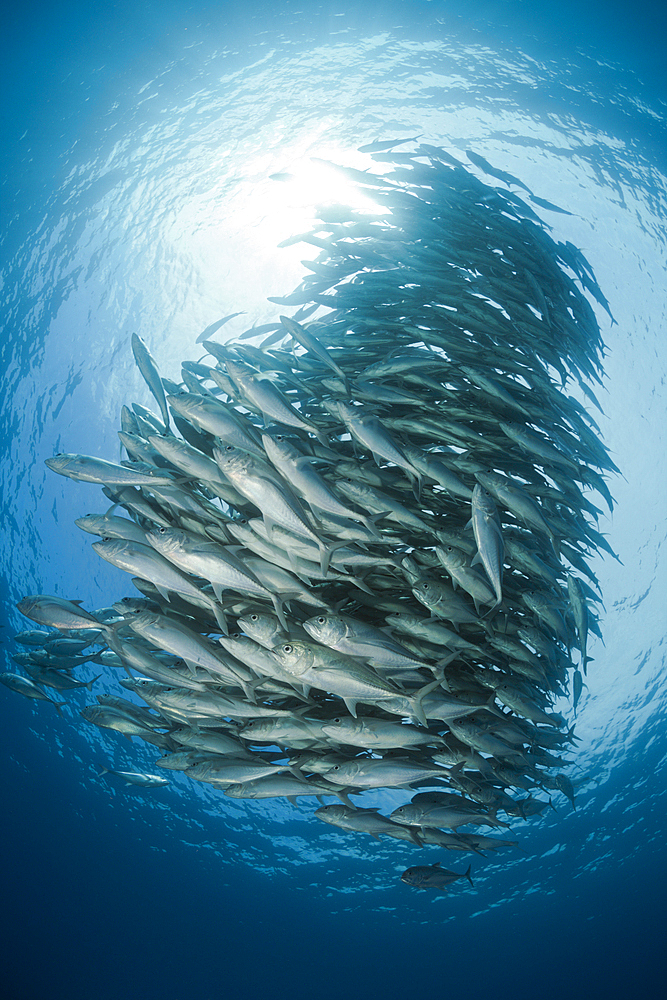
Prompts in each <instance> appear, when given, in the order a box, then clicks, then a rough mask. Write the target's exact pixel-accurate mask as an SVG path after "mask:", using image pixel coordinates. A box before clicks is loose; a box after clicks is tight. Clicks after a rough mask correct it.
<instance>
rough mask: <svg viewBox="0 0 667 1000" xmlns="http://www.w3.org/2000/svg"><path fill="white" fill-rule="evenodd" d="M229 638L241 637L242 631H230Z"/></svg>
mask: <svg viewBox="0 0 667 1000" xmlns="http://www.w3.org/2000/svg"><path fill="white" fill-rule="evenodd" d="M229 638H230V639H240V638H241V633H240V632H230V633H229Z"/></svg>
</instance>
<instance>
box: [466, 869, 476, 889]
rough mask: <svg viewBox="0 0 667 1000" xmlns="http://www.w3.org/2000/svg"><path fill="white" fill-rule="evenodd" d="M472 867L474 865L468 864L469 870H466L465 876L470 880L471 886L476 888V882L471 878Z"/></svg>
mask: <svg viewBox="0 0 667 1000" xmlns="http://www.w3.org/2000/svg"><path fill="white" fill-rule="evenodd" d="M471 868H472V865H468V871H467V872H465V877H466V878H467V879H468V881H469V882H470V884H471V886H472V887H473V889H474V888H475V883H474V882H473V880H472V879H471V878H470V869H471Z"/></svg>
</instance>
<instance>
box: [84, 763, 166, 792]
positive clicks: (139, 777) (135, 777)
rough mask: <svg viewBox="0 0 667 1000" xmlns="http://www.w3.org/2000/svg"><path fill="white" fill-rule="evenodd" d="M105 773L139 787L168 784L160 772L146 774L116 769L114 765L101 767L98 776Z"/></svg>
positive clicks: (157, 786) (155, 786)
mask: <svg viewBox="0 0 667 1000" xmlns="http://www.w3.org/2000/svg"><path fill="white" fill-rule="evenodd" d="M105 774H113V775H115V776H116V777H117V778H122V780H123V781H124V782H125V783H126V784H128V785H135V786H136V787H137V788H161V787H163V786H164V785H168V784H169V781H168V780H167V778H162V777H160V775H159V774H145V773H143V772H141V771H115V770H114V769H113V768H112V767H103V768H101V770H100V772H99V774H98V775H97V777H98V778H101V777H103V776H104V775H105Z"/></svg>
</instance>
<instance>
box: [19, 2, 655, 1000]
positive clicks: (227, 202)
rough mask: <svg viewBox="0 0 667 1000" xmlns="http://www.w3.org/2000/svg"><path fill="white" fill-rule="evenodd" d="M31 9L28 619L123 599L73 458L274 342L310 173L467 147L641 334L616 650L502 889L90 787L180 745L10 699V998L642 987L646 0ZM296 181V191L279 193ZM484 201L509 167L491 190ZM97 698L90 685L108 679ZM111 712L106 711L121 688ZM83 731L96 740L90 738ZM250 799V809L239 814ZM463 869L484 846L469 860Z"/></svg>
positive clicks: (181, 800)
mask: <svg viewBox="0 0 667 1000" xmlns="http://www.w3.org/2000/svg"><path fill="white" fill-rule="evenodd" d="M579 6H580V5H579V4H577V3H574V2H568V3H561V4H559V5H558V8H557V9H555V8H554V7H553V5H546V4H545V5H540V4H532V3H520V2H506V3H501V2H497V3H479V4H477V5H475V8H474V13H473V12H472V11H471V5H470V4H469V3H467V4H463V3H458V2H453V3H446V2H438V0H434V2H432V3H426V2H424V3H421V2H416V0H413V2H410V3H396V2H394V3H383V4H373V3H363V4H361V3H345V2H341V3H338V4H335V5H331V4H327V3H309V2H304V3H301V4H293V3H287V2H284V0H276V3H275V4H273V5H268V4H267V5H264V4H261V3H252V2H247V3H244V4H241V3H238V2H236V0H233V2H230V3H218V4H203V3H198V2H193V3H190V4H185V3H178V2H171V3H159V4H158V3H154V4H150V3H143V4H140V5H137V4H129V3H117V4H108V3H107V4H105V3H99V4H96V5H90V4H85V5H84V4H77V3H71V2H70V3H67V4H57V3H55V4H54V3H52V4H49V5H43V4H37V3H33V4H30V3H28V4H23V5H21V7H20V8H19V7H18V6H15V7H14V8H13V9H12V10H11V11H6V10H5V11H4V13H3V14H2V17H3V23H2V32H1V33H0V45H2V56H3V57H2V60H0V79H1V81H2V94H3V98H4V100H3V122H2V137H3V138H2V149H1V151H0V152H1V157H2V171H3V177H2V188H1V191H2V195H1V202H2V203H1V211H2V226H1V228H0V231H1V233H2V248H3V249H2V261H1V264H2V286H1V291H0V296H1V301H2V313H1V315H2V333H1V334H0V336H1V348H2V366H1V368H0V372H1V375H0V378H1V379H2V393H1V396H0V398H2V401H3V405H2V409H1V411H0V444H1V461H2V466H1V469H2V492H1V497H2V515H3V517H2V532H3V545H2V554H1V559H2V566H1V573H0V579H1V580H2V591H1V594H0V598H1V600H2V623H3V625H4V626H5V627H4V630H3V633H2V634H3V636H4V642H3V650H4V653H5V657H6V659H7V663H6V665H5V666H3V668H2V669H3V670H8V669H12V664H11V661H9V660H8V657H9V654H10V652H12V651H13V650H14V648H15V647H14V646H13V644H12V643H11V641H10V637H11V635H12V633H13V632H15V631H18V630H19V629H20V628H23V627H25V623H24V621H23V620H22V619H21V618H20V616H19V615H18V612H16V610H15V607H14V605H15V603H16V601H18V600H19V599H20V598H21V597H22V596H23V595H25V594H29V593H38V592H43V593H54V594H59V595H61V596H63V597H68V598H78V599H81V600H82V601H83V602H84V605H85V606H86V607H89V608H95V607H100V606H102V605H107V604H109V603H110V602H111V601H112V600H114V599H117V598H119V597H121V596H124V595H125V594H127V593H129V592H130V589H131V588H130V586H129V584H128V582H127V581H126V579H125V578H124V577H123V574H121V573H120V571H117V570H114V569H113V568H111V567H110V566H108V565H107V564H106V563H103V564H102V563H101V561H100V560H98V559H97V558H96V557H95V555H94V554H93V553H92V552H91V551H90V548H89V545H90V539H88V538H87V537H82V533H81V532H80V531H79V530H78V529H77V528H76V527H75V526H74V524H73V520H74V518H75V517H78V516H80V515H81V514H83V513H86V512H88V511H101V510H103V509H104V503H105V501H103V498H101V495H100V493H99V490H97V489H96V487H93V486H87V485H85V484H75V483H73V482H70V481H68V480H63V479H61V478H59V477H56V476H54V475H53V474H52V473H50V472H49V471H48V470H47V469H46V468H45V466H44V464H43V460H44V458H46V457H48V456H50V455H52V454H54V453H55V452H58V451H70V452H82V453H86V454H96V455H100V456H102V457H105V458H108V459H111V460H117V459H118V442H117V438H116V430H117V427H118V425H119V414H120V407H121V405H122V404H123V403H127V402H129V401H133V400H137V401H140V402H143V403H144V404H146V405H149V406H150V405H152V401H151V399H150V397H149V396H148V394H147V390H146V387H145V385H144V383H143V382H142V380H141V377H140V375H139V374H138V372H137V371H136V369H135V368H134V365H133V360H132V355H131V351H130V346H129V341H130V334H131V333H132V331H136V332H138V333H139V334H140V335H141V336H142V337H143V338H144V339H145V341H146V342H147V344H148V345H149V347H150V349H151V351H152V353H153V354H154V356H155V357H156V358H157V359H158V361H159V364H160V367H161V370H162V373H163V374H164V375H166V376H167V377H170V378H173V379H176V380H178V372H179V369H180V361H181V360H183V359H186V358H191V359H197V358H198V357H199V356H200V354H199V351H200V349H199V347H198V346H197V345H195V342H194V341H195V338H196V336H197V335H198V334H199V333H200V332H201V330H203V329H204V327H206V326H207V325H208V324H209V323H212V322H214V321H215V320H216V319H218V318H219V317H221V316H223V315H226V314H228V313H231V312H235V311H237V310H245V312H246V315H245V316H244V317H242V318H241V319H240V320H239V323H242V325H240V326H237V327H233V326H232V324H230V335H233V334H234V332H237V333H238V332H239V331H240V330H242V329H245V327H247V326H249V325H250V324H252V323H255V322H256V323H263V322H268V321H270V320H273V319H274V318H275V316H276V314H277V313H278V312H280V308H279V307H277V306H274V305H272V304H271V303H269V302H267V301H266V299H267V296H276V295H281V294H285V293H287V292H289V291H290V290H291V289H292V288H293V287H294V286H295V285H296V284H297V282H298V281H299V280H300V278H301V276H302V274H303V266H302V265H301V264H300V261H301V259H306V258H310V257H314V256H315V252H314V248H312V247H310V246H307V245H304V244H302V245H297V246H296V247H292V248H289V249H278V246H277V245H278V243H280V242H281V241H282V240H284V239H285V238H286V237H288V236H290V235H292V234H293V233H295V232H303V231H306V230H307V229H308V228H309V220H310V219H312V217H313V211H314V209H313V206H314V205H317V204H325V203H326V201H327V199H333V200H341V198H342V199H343V200H344V196H345V195H349V192H341V191H340V190H336V189H334V188H333V187H332V181H331V178H330V177H328V176H327V175H326V174H317V173H314V174H313V173H312V172H309V170H310V167H309V163H310V160H309V158H310V157H311V156H318V157H321V158H324V159H332V160H338V161H339V162H346V163H350V164H352V165H356V166H361V167H362V168H363V167H364V166H366V165H367V164H366V163H365V161H363V157H362V158H361V159H360V155H359V154H357V153H355V150H356V147H357V146H359V145H361V144H363V143H364V142H368V141H370V140H372V139H375V138H380V139H382V138H391V137H393V136H395V135H396V136H401V135H415V134H417V133H423V134H424V139H425V141H427V142H430V143H434V144H440V145H442V146H444V147H445V149H448V150H449V151H450V152H451V153H453V154H454V155H457V156H458V157H459V158H461V159H464V150H465V149H473V150H474V151H476V152H478V153H480V154H481V155H483V156H485V157H486V158H487V159H489V160H490V161H491V162H492V163H493V164H494V165H495V166H497V167H499V168H501V169H504V170H507V171H509V172H511V173H513V174H514V175H516V176H518V177H520V178H521V179H522V180H523V181H524V182H525V183H526V184H528V186H529V187H530V188H531V189H532V190H533V191H534V192H535V193H536V194H537V195H539V196H541V197H542V198H546V199H548V200H549V201H552V202H555V203H556V204H558V205H561V206H563V207H564V208H567V209H569V211H570V212H572V213H573V214H572V215H571V216H563V215H557V214H554V213H547V212H543V213H542V214H543V217H544V218H545V220H546V221H547V222H548V223H549V224H550V225H551V226H552V227H553V234H552V235H553V236H554V238H555V239H560V240H565V239H567V240H570V241H571V242H572V243H574V244H575V245H577V246H580V247H581V248H582V249H583V250H584V252H585V254H586V255H587V257H588V259H589V261H590V262H591V264H592V265H593V267H594V269H595V272H596V276H597V278H598V281H599V284H600V286H601V288H602V289H603V291H604V293H605V295H606V296H607V298H608V299H609V302H610V306H611V310H612V312H613V314H614V316H615V318H616V320H617V325H615V326H610V323H609V319H608V317H607V316H606V314H605V313H604V312H602V311H599V314H598V319H599V322H600V325H601V328H602V332H603V336H604V339H605V341H606V343H607V345H608V355H607V358H606V360H605V369H606V372H607V376H608V377H607V381H606V391H604V392H603V393H602V394H601V401H602V404H603V406H604V409H605V414H606V415H605V417H604V418H602V419H601V420H600V426H601V429H602V433H603V436H604V439H605V441H606V443H607V445H608V447H609V448H610V449H611V452H612V457H613V459H614V461H615V462H616V463H617V465H618V466H619V468H620V469H621V470H622V472H623V477H622V478H620V477H619V478H618V479H616V480H615V481H614V482H613V484H612V492H613V493H614V495H615V497H616V500H617V506H616V509H615V511H614V514H613V517H611V518H608V519H607V520H606V521H604V520H603V521H602V522H601V525H602V526H601V530H603V531H604V532H605V533H606V534H607V535H608V538H609V541H610V542H611V544H612V545H613V547H614V549H615V550H616V551H617V552H618V553H619V555H620V557H621V559H622V560H623V565H622V566H621V565H620V564H618V563H616V562H614V561H613V560H611V559H609V558H607V559H604V560H602V559H601V560H599V561H598V562H596V564H595V566H594V569H595V572H596V573H597V575H598V577H599V579H600V582H601V585H602V589H603V593H604V598H605V604H606V615H605V617H604V621H603V632H604V643H605V644H604V645H602V643H600V642H599V641H597V642H595V643H594V644H593V646H592V648H591V650H590V655H592V656H593V657H594V663H593V664H592V665H591V668H590V670H589V676H588V679H587V682H588V688H587V689H586V688H585V689H584V694H583V696H582V701H581V706H580V710H579V716H578V720H577V733H578V735H579V736H580V738H581V741H582V742H581V743H580V744H579V747H578V750H577V754H576V761H577V766H576V767H575V768H574V769H573V771H572V772H571V773H572V776H573V778H574V780H575V781H577V782H578V781H581V782H582V784H581V786H580V789H579V791H578V796H577V809H576V811H573V810H572V809H571V807H570V806H569V804H568V803H567V801H566V800H565V799H564V798H563V797H562V796H559V797H556V798H555V799H554V804H555V805H556V807H557V811H556V812H551V811H550V812H549V814H548V815H546V816H545V817H543V818H542V819H541V820H536V821H533V822H531V823H522V822H517V823H516V824H513V826H512V828H513V833H514V834H515V835H516V836H517V837H518V838H519V839H520V843H521V846H522V848H523V852H522V853H519V852H509V853H502V854H501V853H498V854H497V855H488V856H487V857H485V858H481V857H475V856H472V866H473V877H474V881H475V888H474V889H472V888H471V887H470V886H469V885H468V884H467V883H464V882H461V883H456V884H455V885H454V886H453V887H452V888H451V889H450V890H449V892H448V893H447V894H442V895H440V894H429V893H420V892H417V891H416V890H412V889H410V888H409V887H407V886H405V885H402V884H401V883H400V881H399V878H398V876H399V874H400V872H401V871H402V870H403V869H404V868H405V867H407V866H408V865H411V864H424V863H433V862H435V861H436V860H438V859H439V858H441V859H442V860H443V863H444V864H445V865H446V866H447V867H451V868H456V869H457V870H458V869H459V868H460V870H461V871H463V870H464V869H465V867H466V866H467V863H468V857H469V856H465V858H466V860H465V862H464V863H461V862H459V861H458V857H457V855H454V854H448V855H447V856H446V857H442V855H443V854H444V852H441V851H439V850H438V849H437V848H427V849H424V850H423V851H421V852H416V851H415V850H414V849H412V848H409V847H408V846H407V845H405V844H403V843H401V842H394V841H387V840H383V841H382V842H380V843H377V842H375V841H373V840H371V839H370V838H364V837H361V836H356V837H355V836H350V835H346V834H344V833H342V832H339V831H337V830H336V829H334V828H333V827H332V828H329V827H325V826H324V824H319V823H317V821H315V820H313V819H312V817H311V815H310V814H311V813H312V811H313V809H314V806H313V807H311V806H304V805H302V806H300V807H299V809H298V810H296V809H294V808H293V807H292V806H290V805H289V804H287V803H286V804H282V803H280V802H274V803H248V804H243V803H240V802H238V801H232V800H228V799H224V798H223V797H221V796H217V795H215V794H214V793H213V792H212V791H211V790H210V789H207V788H196V789H194V788H193V785H192V783H191V782H188V781H187V780H186V779H185V778H183V777H182V776H181V775H178V774H176V773H174V780H173V784H172V785H170V786H169V787H168V788H167V789H158V790H156V791H155V792H154V793H153V794H151V795H148V794H141V793H137V792H136V791H133V790H132V789H125V788H122V787H120V786H119V785H118V784H112V783H111V781H106V782H105V781H98V780H97V779H96V777H95V775H96V773H97V770H98V765H99V764H101V763H106V764H107V766H115V767H117V768H121V769H123V768H125V769H145V770H153V769H154V760H155V757H156V756H157V755H156V754H155V753H154V752H152V750H151V749H150V748H148V747H146V746H145V745H143V744H141V743H140V742H139V741H137V740H135V741H133V744H132V746H130V744H129V743H128V742H126V741H125V740H124V739H122V738H120V737H118V738H117V737H116V736H115V735H114V734H113V733H108V734H106V735H105V734H104V733H103V732H102V731H100V730H97V729H95V728H94V727H92V726H87V725H85V724H84V723H83V720H80V719H79V716H78V714H77V709H78V708H79V707H81V706H82V705H83V704H85V703H86V702H87V701H88V702H90V701H92V700H93V699H92V696H89V695H87V693H85V694H84V695H82V694H80V693H77V692H75V693H73V694H71V695H69V697H68V700H69V703H70V706H71V708H67V709H65V716H66V718H65V719H63V720H61V719H60V718H58V716H57V715H56V713H55V712H54V711H53V710H52V709H51V708H50V706H48V705H43V704H37V705H33V704H32V703H30V702H28V701H26V700H24V699H22V698H20V697H19V696H18V695H15V694H13V693H12V692H10V691H8V690H6V689H5V688H2V689H1V690H0V711H2V717H3V728H2V733H3V747H4V754H3V759H2V765H1V766H2V782H3V805H4V809H3V822H2V824H1V830H2V857H3V862H4V863H3V866H2V869H3V877H4V880H5V882H6V886H5V889H4V893H3V900H4V906H3V914H4V918H5V919H4V928H3V932H2V934H1V935H0V940H1V941H2V949H3V952H4V953H5V954H4V956H3V961H2V994H3V996H7V997H8V998H11V1000H14V998H16V1000H19V998H20V1000H32V998H38V997H39V998H42V997H46V996H48V997H63V998H65V997H66V998H68V1000H83V998H86V1000H88V998H90V997H95V998H99V1000H107V998H109V1000H110V998H112V997H113V998H114V1000H116V998H119V997H120V998H131V1000H134V998H137V1000H139V998H141V1000H152V998H158V997H159V998H161V1000H184V998H189V997H197V998H200V1000H209V998H210V1000H217V998H218V997H224V996H228V995H230V994H232V993H234V994H240V995H242V996H243V997H244V998H249V1000H254V998H259V997H262V998H263V997H266V998H268V1000H274V998H275V1000H282V998H291V1000H302V998H304V1000H305V998H306V997H308V998H310V997H313V996H315V995H317V996H318V997H321V998H323V1000H329V998H334V997H336V998H338V997H339V996H340V995H341V994H346V995H349V996H353V997H362V996H363V997H369V998H373V1000H374V998H375V997H378V998H381V997H387V998H392V1000H393V998H398V997H404V996H420V997H440V996H443V997H444V996H459V995H465V996H467V997H470V998H475V1000H476V998H477V997H487V996H493V997H495V998H497V1000H505V998H507V1000H509V998H512V1000H523V998H528V997H530V998H534V997H535V996H536V995H537V996H540V997H542V998H545V1000H551V998H554V1000H556V998H558V1000H561V998H562V997H563V996H564V995H570V996H574V997H579V996H586V997H603V996H604V997H607V998H615V997H626V996H633V995H640V993H646V994H648V995H656V994H659V993H660V992H662V990H661V986H662V983H663V982H664V974H665V971H667V970H665V961H664V952H665V949H664V940H665V918H664V899H665V893H666V890H667V878H666V871H665V868H666V863H665V836H664V829H665V820H666V819H667V807H666V792H665V788H666V781H665V775H666V768H665V762H666V760H667V722H666V719H665V709H666V706H667V682H666V680H665V677H666V676H667V674H666V672H665V669H664V635H665V625H667V615H666V612H665V608H666V607H667V603H666V600H667V581H666V573H665V558H664V551H665V534H666V532H665V524H666V523H667V509H666V504H665V487H666V486H667V475H666V466H667V460H666V459H667V447H666V446H665V395H666V394H665V378H666V375H667V338H666V337H665V330H666V329H667V322H666V321H667V316H666V312H667V310H666V306H665V301H666V300H665V273H666V272H665V264H666V260H665V258H666V252H665V250H666V248H665V215H666V213H665V204H666V198H665V195H666V183H665V172H666V156H665V153H666V152H667V141H666V138H667V130H666V127H665V124H666V119H665V111H666V108H667V105H666V100H667V77H666V75H665V65H664V43H665V38H666V37H667V19H666V17H665V12H664V10H663V8H662V7H660V6H657V5H655V6H653V7H651V6H647V5H644V6H642V7H637V6H632V7H630V5H627V4H624V3H620V2H613V3H602V2H601V0H598V2H597V3H593V4H589V5H588V6H587V8H586V10H585V11H581V10H580V9H579ZM283 171H290V172H296V173H300V176H301V179H302V180H301V182H300V183H299V184H298V185H296V186H294V185H293V186H291V187H290V186H289V185H287V186H281V185H279V184H276V183H275V182H273V181H271V180H269V176H270V175H271V174H272V173H276V172H283ZM487 180H488V178H487ZM86 676H93V673H92V668H91V670H90V673H89V674H87V675H86ZM109 689H110V690H111V688H109ZM79 722H81V724H80V725H79ZM221 799H222V801H221ZM462 857H463V856H462Z"/></svg>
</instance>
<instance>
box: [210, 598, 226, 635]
mask: <svg viewBox="0 0 667 1000" xmlns="http://www.w3.org/2000/svg"><path fill="white" fill-rule="evenodd" d="M213 614H214V615H215V620H216V621H217V623H218V625H219V626H220V629H221V631H222V634H223V635H228V633H229V629H228V626H227V619H226V618H225V612H224V609H223V608H221V607H219V606H218V605H217V604H215V605H214V606H213Z"/></svg>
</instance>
